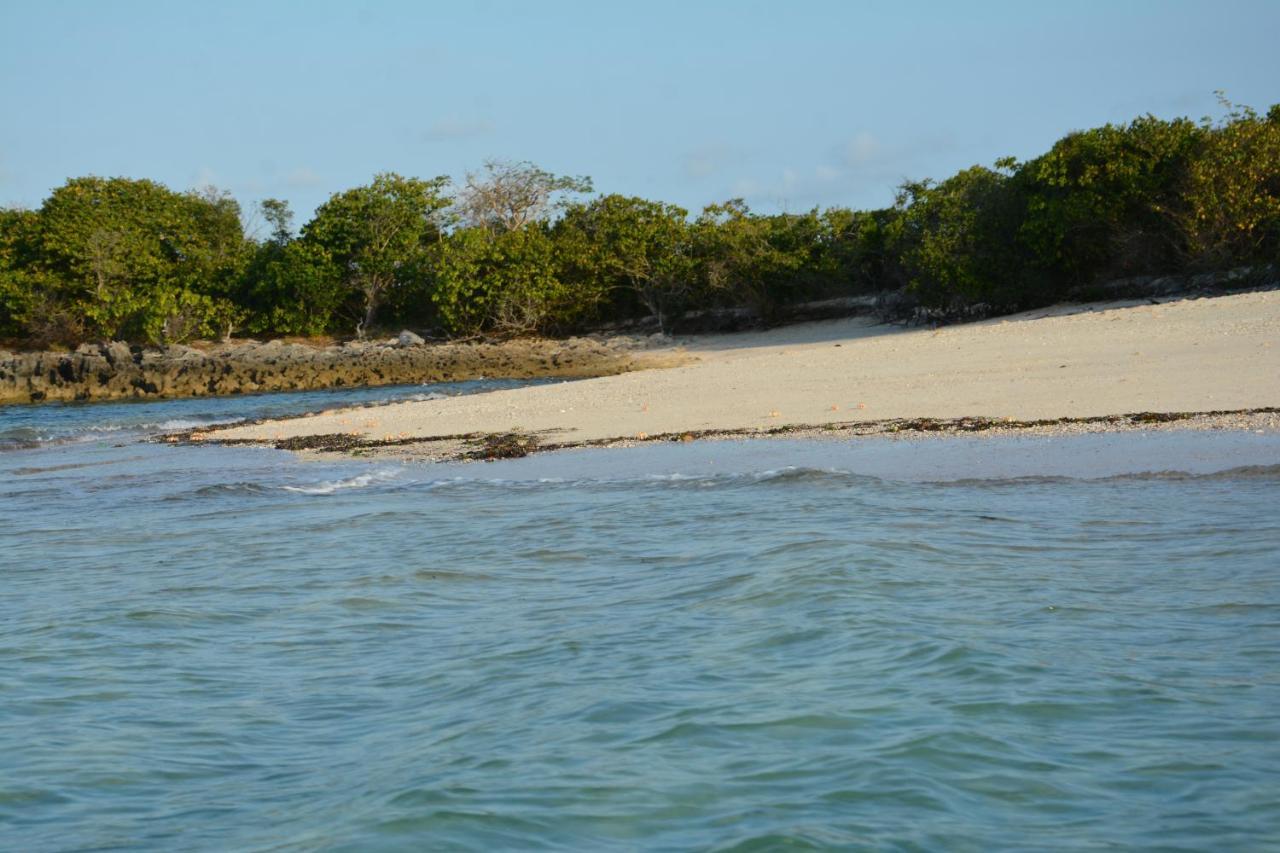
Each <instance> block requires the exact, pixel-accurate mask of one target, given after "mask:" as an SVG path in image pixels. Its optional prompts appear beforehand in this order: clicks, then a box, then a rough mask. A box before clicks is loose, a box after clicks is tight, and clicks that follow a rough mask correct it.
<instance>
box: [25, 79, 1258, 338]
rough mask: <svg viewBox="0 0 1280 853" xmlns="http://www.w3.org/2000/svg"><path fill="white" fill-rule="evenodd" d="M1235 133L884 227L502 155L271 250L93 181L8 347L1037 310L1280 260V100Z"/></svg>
mask: <svg viewBox="0 0 1280 853" xmlns="http://www.w3.org/2000/svg"><path fill="white" fill-rule="evenodd" d="M1222 104H1223V107H1224V115H1223V116H1222V118H1220V119H1218V120H1216V121H1214V120H1210V119H1204V120H1202V121H1200V122H1193V121H1190V120H1187V119H1176V120H1172V121H1166V120H1162V119H1157V118H1155V117H1153V116H1145V117H1142V118H1139V119H1137V120H1135V121H1133V122H1130V123H1129V124H1127V125H1105V126H1103V127H1099V128H1094V129H1091V130H1085V131H1080V132H1075V133H1070V134H1068V135H1066V136H1065V137H1063V138H1062V139H1060V140H1059V141H1058V142H1057V143H1056V144H1055V145H1054V146H1053V147H1052V148H1051V149H1050V150H1049V151H1047V152H1045V153H1044V154H1043V155H1041V156H1039V157H1036V158H1034V159H1031V160H1028V161H1026V162H1023V163H1018V162H1016V161H1014V160H1012V159H1010V158H1005V159H1002V160H999V161H997V162H996V163H995V164H994V168H986V167H983V166H974V167H971V168H969V169H966V170H964V171H962V172H959V173H958V174H956V175H954V176H952V177H951V178H948V179H947V180H944V181H942V182H941V183H934V182H932V181H927V180H923V181H908V182H906V183H904V184H903V185H902V187H901V192H900V194H899V197H898V200H897V203H896V204H895V206H894V207H892V208H889V209H885V210H874V211H853V210H847V209H842V208H833V209H830V210H825V211H817V210H814V211H810V212H807V213H800V214H790V213H784V214H777V215H772V216H764V215H759V214H756V213H753V212H752V211H751V210H750V209H749V208H748V207H747V205H746V204H745V203H744V202H742V201H741V200H734V201H729V202H726V203H724V204H719V205H712V206H710V207H708V208H706V209H705V210H704V211H703V212H702V214H701V215H700V216H698V217H697V219H695V220H694V221H692V222H690V221H689V217H688V214H687V213H686V211H685V210H683V209H681V208H679V207H676V206H674V205H669V204H664V203H662V202H657V201H650V200H647V199H643V198H635V197H627V196H621V195H603V196H599V197H597V198H594V199H590V200H585V201H579V202H576V203H570V202H569V200H570V199H571V198H572V197H573V196H574V195H575V194H581V193H587V192H590V191H591V183H590V181H589V180H588V179H587V178H581V177H568V176H559V175H555V174H552V173H551V172H548V171H545V170H543V169H540V168H538V167H536V166H534V165H533V164H531V163H507V162H499V161H490V162H488V163H486V164H485V166H484V170H483V171H482V172H480V173H478V174H470V175H468V176H467V180H466V183H465V185H464V187H463V188H462V189H461V190H460V192H459V198H458V200H457V203H456V204H454V202H453V200H452V199H451V198H450V197H449V195H448V180H447V179H445V178H434V179H430V180H422V179H418V178H409V177H402V176H400V175H395V174H391V173H387V174H380V175H377V176H376V177H375V178H374V180H373V181H372V182H371V183H370V184H369V185H367V186H362V187H356V188H354V189H351V190H347V191H345V192H341V193H337V194H335V195H333V196H332V197H331V198H330V199H329V200H328V201H327V202H326V203H325V204H324V205H322V206H321V207H320V208H319V209H318V210H317V211H316V213H315V216H314V217H313V218H312V219H311V221H309V222H307V223H306V224H305V225H304V226H303V227H302V229H301V233H300V235H298V236H296V237H295V236H294V234H295V232H294V227H293V214H292V212H291V211H290V209H289V206H288V204H287V203H286V202H284V201H282V200H278V199H267V200H264V201H262V202H261V203H260V207H259V212H260V215H261V217H262V219H263V220H265V222H266V223H267V225H268V226H269V227H270V233H269V235H268V236H267V237H266V238H265V239H262V240H260V241H259V240H252V239H248V238H246V237H245V236H244V233H243V227H244V226H243V224H242V222H241V217H240V207H239V205H238V204H237V203H236V201H235V200H234V199H232V198H231V197H230V196H228V195H227V194H225V193H221V192H218V191H216V190H212V189H206V190H203V191H200V192H186V193H179V192H174V191H172V190H169V189H167V188H166V187H164V186H162V185H160V184H157V183H155V182H152V181H146V180H130V179H126V178H99V177H83V178H74V179H71V180H69V181H67V183H66V184H65V185H64V186H62V187H59V188H58V189H56V190H55V191H54V192H53V193H52V194H51V195H50V197H49V198H48V199H47V200H46V201H45V202H44V204H43V205H42V206H41V207H40V209H39V210H36V211H22V210H0V338H3V339H5V341H6V342H7V343H12V342H18V343H22V344H25V345H30V346H54V345H66V346H70V345H74V344H77V343H80V342H81V341H84V340H92V339H103V338H125V339H129V340H133V341H138V342H144V341H145V342H152V343H170V342H177V341H183V340H189V339H191V338H195V337H220V336H227V335H229V334H232V333H233V332H234V331H235V330H237V329H239V328H243V329H245V330H248V331H250V332H253V333H255V334H298V335H318V334H324V333H333V332H336V331H339V330H342V329H350V328H352V327H354V328H355V329H356V331H357V332H361V333H362V332H363V331H365V330H369V329H371V327H372V326H373V324H374V323H375V322H376V321H378V320H379V319H382V320H383V321H385V322H387V323H399V324H404V325H408V326H411V327H412V326H415V325H416V326H419V327H425V326H438V327H442V328H443V329H445V330H446V331H448V332H450V333H452V334H456V335H474V334H479V333H499V334H518V333H529V332H537V333H548V332H563V331H567V330H571V329H577V328H581V327H583V326H585V325H588V324H590V323H593V322H600V321H604V322H610V321H619V320H632V319H637V318H641V317H645V316H650V317H653V318H654V319H656V320H657V322H658V323H659V325H660V326H661V328H663V329H664V330H668V331H669V330H671V329H672V328H673V326H675V325H676V324H677V323H678V321H679V319H680V318H681V317H683V316H685V314H686V312H688V311H697V310H701V309H708V308H720V307H729V308H735V309H741V308H746V309H749V311H750V312H751V313H752V314H754V315H755V316H756V317H758V318H759V319H761V320H763V321H765V322H769V321H772V320H774V319H776V318H778V317H780V316H782V314H783V313H784V309H785V308H786V307H787V306H789V305H794V304H796V303H799V302H804V301H807V300H813V299H822V298H827V297H832V296H843V295H853V294H865V293H875V292H880V291H886V290H893V291H897V290H899V289H901V288H907V289H908V290H909V292H910V293H912V294H914V296H915V297H917V298H918V299H919V300H920V301H922V302H923V303H925V304H927V305H930V306H936V307H941V308H944V309H956V308H964V307H966V306H972V305H974V304H982V305H986V306H989V307H994V308H1017V307H1029V306H1031V305H1035V304H1043V303H1046V302H1049V301H1052V300H1055V299H1060V298H1063V297H1064V296H1070V295H1072V294H1073V293H1076V292H1079V289H1080V288H1087V287H1090V286H1092V285H1095V284H1098V283H1100V282H1102V281H1105V280H1107V279H1110V278H1118V277H1127V276H1130V275H1156V274H1167V273H1178V272H1191V271H1200V270H1214V269H1223V268H1227V267H1233V266H1241V265H1249V266H1257V267H1263V266H1265V265H1267V264H1276V263H1280V105H1277V106H1273V107H1271V108H1270V110H1268V111H1267V112H1266V114H1265V115H1262V114H1259V113H1257V112H1255V111H1254V110H1252V109H1249V108H1247V107H1239V106H1236V105H1234V104H1232V103H1230V102H1229V101H1226V100H1225V99H1222Z"/></svg>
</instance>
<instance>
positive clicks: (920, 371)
mask: <svg viewBox="0 0 1280 853" xmlns="http://www.w3.org/2000/svg"><path fill="white" fill-rule="evenodd" d="M682 343H683V350H684V351H685V352H686V353H687V354H688V355H689V356H690V357H691V361H690V362H689V363H687V364H685V365H684V366H680V367H674V368H667V369H653V370H643V371H639V372H635V373H628V374H623V375H620V376H609V377H605V378H601V379H590V380H585V381H579V382H571V383H564V384H558V385H548V386H540V387H533V388H523V389H519V390H514V391H495V392H491V393H487V394H480V395H475V396H468V397H457V398H451V399H444V400H432V401H427V402H415V403H399V404H395V405H390V406H385V407H378V408H374V409H358V410H345V411H338V412H328V413H324V414H321V415H316V416H312V417H307V418H301V419H294V420H285V421H279V422H273V423H267V424H260V425H255V426H247V427H240V428H235V429H231V430H226V431H219V432H218V434H217V436H216V437H217V438H248V439H259V440H271V439H277V438H285V437H291V436H299V435H319V434H329V433H360V434H361V435H363V436H366V437H368V438H370V439H386V438H397V437H428V436H440V435H456V434H461V433H474V432H498V431H506V430H514V429H518V430H522V431H526V432H539V433H545V435H544V436H543V439H544V441H568V442H575V441H591V440H596V439H605V438H628V437H635V436H637V435H638V434H641V433H643V434H646V435H653V434H658V433H668V432H683V431H692V430H707V429H740V428H760V429H768V428H771V427H776V426H781V425H784V424H823V423H831V422H836V421H841V422H847V421H854V420H879V419H884V418H899V417H934V418H955V417H965V416H982V417H995V418H1003V417H1008V418H1014V419H1018V420H1025V419H1035V418H1056V417H1086V416H1092V415H1107V414H1121V413H1128V412H1139V411H1158V412H1190V411H1208V410H1217V409H1245V408H1259V407H1265V406H1277V405H1280V292H1274V291H1273V292H1262V293H1245V294H1237V295H1232V296H1223V297H1217V298H1213V299H1198V300H1182V301H1170V302H1166V303H1163V304H1160V305H1150V304H1147V303H1108V304H1105V305H1094V306H1068V307H1063V308H1057V309H1045V310H1039V311H1032V312H1028V313H1026V314H1020V315H1015V316H1011V317H1004V318H999V319H994V320H989V321H985V322H981V323H973V324H967V325H958V326H949V327H945V328H942V329H938V330H930V329H906V330H904V329H900V328H898V327H894V326H884V325H873V324H871V323H870V322H868V321H866V320H861V319H853V320H838V321H830V322H822V323H810V324H805V325H802V326H791V327H786V328H781V329H775V330H770V331H766V332H752V333H743V334H735V335H714V336H701V337H696V338H690V339H687V340H685V341H683V342H682ZM670 355H671V353H670V351H659V352H657V353H655V354H654V357H655V360H660V359H664V358H665V359H667V360H668V361H669V360H670Z"/></svg>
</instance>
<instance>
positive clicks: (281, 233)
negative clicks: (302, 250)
mask: <svg viewBox="0 0 1280 853" xmlns="http://www.w3.org/2000/svg"><path fill="white" fill-rule="evenodd" d="M258 209H259V210H260V211H261V212H262V218H263V219H265V220H267V224H268V225H270V226H271V242H272V243H274V244H275V245H277V246H284V245H286V244H287V243H288V242H289V241H290V240H292V239H293V211H292V210H290V209H289V202H287V201H282V200H281V199H278V198H265V199H263V200H262V201H261V202H259V203H258Z"/></svg>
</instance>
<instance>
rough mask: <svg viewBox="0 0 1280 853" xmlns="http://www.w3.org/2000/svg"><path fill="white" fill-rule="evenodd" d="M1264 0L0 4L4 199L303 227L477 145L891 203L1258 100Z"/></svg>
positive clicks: (606, 180)
mask: <svg viewBox="0 0 1280 853" xmlns="http://www.w3.org/2000/svg"><path fill="white" fill-rule="evenodd" d="M1277 33H1280V0H1255V2H1245V0H1218V2H1195V3H1193V2H1178V0H1165V2H1139V0H1129V2H1125V0H1110V2H1089V0H1073V2H1069V3H1066V2H1064V3H1049V2H1044V3H1040V2H1030V0H1026V2H985V3H984V2H977V0H971V2H967V3H959V2H951V3H942V2H937V3H931V2H906V0H903V2H892V3H890V2H884V3H881V2H852V0H850V1H849V2H799V0H793V2H784V0H773V2H768V3H761V2H750V1H749V0H737V2H727V1H726V2H720V1H719V0H715V1H714V2H710V1H709V2H697V0H684V2H666V0H645V2H632V3H611V2H605V0H597V2H555V0H546V2H539V3H531V2H523V3H521V2H497V0H491V2H462V0H458V2H452V3H447V4H445V3H432V2H391V0H387V2H363V3H362V2H355V0H346V2H305V3H304V2H271V0H257V2H240V0H219V2H176V1H175V0H170V2H128V0H116V2H106V0H102V2H69V0H43V2H36V0H27V2H19V0H0V115H3V116H4V120H3V121H2V122H0V203H2V204H19V205H24V206H28V207H35V206H38V205H39V204H40V202H41V200H42V199H43V198H44V197H45V196H46V195H47V194H48V193H49V191H50V190H51V189H53V188H54V187H56V186H58V185H60V184H61V183H62V182H63V181H64V180H65V179H66V178H67V177H69V176H76V175H85V174H98V175H125V176H129V177H147V178H153V179H155V180H159V181H162V182H164V183H166V184H168V185H169V186H171V187H174V188H175V189H186V188H190V187H193V186H197V185H204V184H209V183H211V184H214V185H216V186H218V187H221V188H224V189H227V190H230V191H231V192H232V193H233V194H234V195H235V196H236V197H237V198H239V199H240V200H241V201H242V202H243V203H245V204H246V205H249V204H252V203H253V202H254V201H256V200H258V199H261V198H265V197H278V198H285V199H288V200H289V201H290V202H291V203H292V204H293V206H294V208H295V210H297V211H298V213H299V222H301V221H304V220H305V218H306V217H307V216H308V215H309V214H310V212H311V211H312V210H313V209H314V207H315V206H316V205H317V204H319V203H321V202H322V201H323V200H324V199H325V198H327V197H328V195H329V194H330V193H333V192H336V191H339V190H342V189H346V188H348V187H352V186H356V185H359V184H362V183H367V182H368V180H369V179H370V178H371V177H372V175H373V174H374V173H376V172H379V171H385V170H391V171H397V172H400V173H402V174H409V175H418V176H422V177H429V176H434V175H440V174H445V175H451V176H453V177H455V178H460V177H461V176H462V175H463V174H464V173H465V172H466V171H467V170H474V169H476V168H478V167H479V165H480V164H481V162H482V161H483V160H484V159H485V158H487V157H497V158H505V159H513V160H532V161H534V162H536V163H537V164H538V165H540V166H542V167H544V168H547V169H550V170H552V171H555V172H559V173H570V174H586V175H590V176H591V177H592V178H593V179H594V181H595V185H596V188H597V190H600V191H604V192H621V193H626V194H634V195H642V196H646V197H649V198H655V199H661V200H663V201H671V202H676V203H679V204H681V205H684V206H686V207H688V208H690V209H693V210H696V209H698V208H700V207H701V206H702V205H704V204H707V203H711V202H714V201H720V200H724V199H726V198H731V197H736V196H741V197H745V198H746V199H747V200H748V202H749V203H750V204H751V205H752V207H753V208H754V209H757V210H761V211H765V212H771V211H775V210H779V209H787V210H805V209H808V208H810V207H813V206H828V205H848V206H854V207H879V206H884V205H886V204H889V203H890V202H891V201H892V198H893V191H894V187H895V186H896V185H897V184H898V183H899V182H901V180H902V179H904V178H908V177H910V178H922V177H946V176H948V175H950V174H952V173H953V172H955V171H956V170H957V169H960V168H963V167H965V166H968V165H972V164H973V163H985V164H989V163H991V162H992V161H993V160H994V159H996V158H997V157H1000V156H1004V155H1014V156H1018V157H1028V156H1033V155H1035V154H1037V153H1040V152H1042V151H1043V150H1044V149H1045V148H1047V147H1048V146H1049V145H1050V144H1051V143H1052V142H1053V141H1054V140H1055V139H1057V138H1058V137H1059V136H1061V135H1062V134H1063V133H1065V132H1067V131H1069V130H1072V129H1080V128H1086V127H1091V126H1095V125H1098V124H1102V123H1104V122H1108V121H1126V120H1128V119H1130V118H1133V117H1135V116H1137V115H1139V114H1142V113H1146V112H1151V113H1154V114H1156V115H1159V116H1164V117H1170V116H1175V115H1190V116H1192V117H1197V118H1198V117H1200V116H1202V115H1205V114H1207V113H1216V112H1217V108H1216V106H1215V102H1214V96H1213V90H1215V89H1224V90H1226V91H1227V93H1228V95H1229V96H1230V97H1231V98H1232V99H1233V100H1235V101H1237V102H1241V103H1246V104H1252V105H1254V106H1256V107H1259V108H1263V109H1265V108H1266V107H1267V106H1269V105H1270V104H1271V103H1274V102H1277V101H1280V51H1278V50H1276V49H1275V39H1276V34H1277Z"/></svg>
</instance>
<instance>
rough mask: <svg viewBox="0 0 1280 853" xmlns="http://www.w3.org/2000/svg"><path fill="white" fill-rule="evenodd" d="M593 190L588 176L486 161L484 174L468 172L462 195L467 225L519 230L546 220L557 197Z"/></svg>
mask: <svg viewBox="0 0 1280 853" xmlns="http://www.w3.org/2000/svg"><path fill="white" fill-rule="evenodd" d="M589 192H591V179H590V178H588V177H568V176H564V175H553V174H552V173H551V172H548V171H545V170H543V169H539V168H538V167H537V166H535V165H533V164H532V163H529V162H522V163H510V162H506V161H503V160H486V161H485V164H484V171H483V172H481V173H476V172H468V173H467V180H466V185H465V186H464V187H463V188H462V191H461V193H460V194H459V197H458V204H457V213H458V215H459V217H460V218H461V220H462V222H463V224H464V225H469V226H471V227H473V228H484V229H487V230H489V231H494V232H496V231H515V230H516V229H519V228H523V227H524V226H525V225H528V224H530V223H533V222H541V221H544V220H545V219H546V218H547V217H548V216H550V214H551V212H552V210H553V209H555V207H556V206H557V205H558V204H562V202H561V201H558V200H557V196H563V195H564V194H566V193H589Z"/></svg>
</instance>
